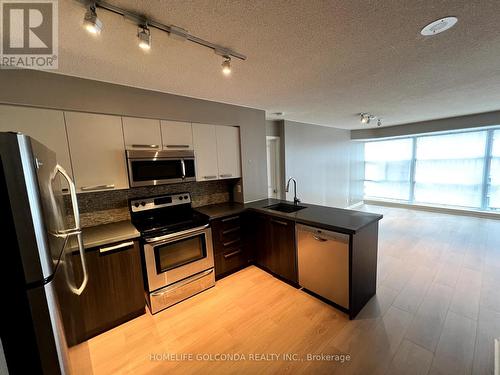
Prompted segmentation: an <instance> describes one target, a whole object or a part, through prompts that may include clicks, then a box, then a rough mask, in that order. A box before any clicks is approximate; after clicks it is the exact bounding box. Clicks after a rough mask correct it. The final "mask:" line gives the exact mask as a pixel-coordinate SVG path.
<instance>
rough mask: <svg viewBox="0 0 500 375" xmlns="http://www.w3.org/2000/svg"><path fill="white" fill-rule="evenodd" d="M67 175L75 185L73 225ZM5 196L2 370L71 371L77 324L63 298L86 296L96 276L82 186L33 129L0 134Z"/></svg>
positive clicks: (0, 192) (0, 189) (0, 211)
mask: <svg viewBox="0 0 500 375" xmlns="http://www.w3.org/2000/svg"><path fill="white" fill-rule="evenodd" d="M64 181H66V182H64ZM62 182H64V184H66V185H68V186H69V192H70V195H69V197H70V200H71V204H72V214H73V215H72V216H73V217H74V222H73V223H72V225H71V226H70V225H69V224H68V223H67V221H68V220H67V219H66V217H67V215H66V210H65V206H64V197H63V194H62V189H61V183H62ZM0 199H1V208H0V215H1V218H2V221H1V229H2V237H1V241H2V246H1V251H0V254H1V258H0V259H1V260H0V267H1V272H0V274H1V278H2V279H1V281H2V282H1V284H2V294H1V298H2V304H1V310H2V312H1V315H0V316H1V318H0V322H1V324H0V326H1V343H0V344H1V345H0V349H1V352H0V370H2V371H5V369H8V371H9V373H10V374H18V373H19V374H27V373H31V374H35V373H36V374H68V373H70V371H71V370H70V368H71V365H70V360H69V356H68V347H67V344H66V339H65V334H64V330H65V328H66V329H68V328H69V327H64V324H63V319H62V311H61V308H60V304H59V302H60V301H61V300H64V298H66V297H67V295H71V296H72V297H71V298H78V296H79V295H80V294H81V293H82V292H83V290H84V289H85V286H86V284H87V280H88V275H87V271H86V265H85V253H84V249H83V243H82V237H81V230H80V219H79V212H78V204H77V200H76V190H75V186H74V184H73V182H72V180H71V178H70V176H69V175H68V173H67V172H66V171H64V169H63V168H62V167H61V166H59V165H58V164H57V161H56V155H55V153H54V152H53V151H51V150H49V149H48V148H46V147H45V146H43V145H42V144H40V143H38V142H37V141H35V140H34V139H32V138H30V137H28V136H26V135H22V134H18V133H0ZM69 242H74V243H76V250H74V249H73V250H72V251H79V253H80V257H79V258H77V259H79V261H80V262H81V265H78V266H79V267H81V269H83V276H82V277H79V279H78V280H77V279H76V278H75V276H74V274H73V273H72V271H71V270H72V269H73V265H72V264H70V263H69V262H70V259H71V257H69V256H68V257H66V254H67V253H68V248H69V246H68V244H69ZM72 258H75V257H72ZM65 295H66V296H65ZM73 315H74V316H70V317H69V319H68V317H66V319H64V321H65V323H66V325H68V324H79V322H78V316H77V314H73Z"/></svg>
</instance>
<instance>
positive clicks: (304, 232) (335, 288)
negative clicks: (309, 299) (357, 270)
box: [296, 224, 349, 309]
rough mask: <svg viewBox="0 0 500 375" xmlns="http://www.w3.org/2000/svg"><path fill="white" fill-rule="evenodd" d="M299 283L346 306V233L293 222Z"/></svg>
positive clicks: (347, 297) (347, 249)
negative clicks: (294, 224) (294, 225)
mask: <svg viewBox="0 0 500 375" xmlns="http://www.w3.org/2000/svg"><path fill="white" fill-rule="evenodd" d="M296 231H297V233H296V238H297V252H298V268H299V285H300V286H302V287H303V288H305V289H308V290H310V291H311V292H313V293H316V294H318V295H319V296H321V297H323V298H326V299H327V300H330V301H332V302H334V303H336V304H337V305H339V306H341V307H344V308H346V309H349V235H347V234H343V233H336V232H331V231H328V230H324V229H320V228H314V227H310V226H307V225H302V224H297V225H296Z"/></svg>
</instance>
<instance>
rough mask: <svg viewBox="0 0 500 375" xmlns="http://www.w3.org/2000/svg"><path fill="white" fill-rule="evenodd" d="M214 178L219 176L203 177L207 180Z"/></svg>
mask: <svg viewBox="0 0 500 375" xmlns="http://www.w3.org/2000/svg"><path fill="white" fill-rule="evenodd" d="M214 178H217V176H203V179H205V180H213V179H214Z"/></svg>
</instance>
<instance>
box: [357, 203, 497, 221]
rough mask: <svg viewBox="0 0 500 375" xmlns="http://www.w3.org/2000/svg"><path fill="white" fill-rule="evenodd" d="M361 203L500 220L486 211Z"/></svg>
mask: <svg viewBox="0 0 500 375" xmlns="http://www.w3.org/2000/svg"><path fill="white" fill-rule="evenodd" d="M363 202H364V204H369V205H374V206H386V207H398V208H407V209H410V210H419V211H428V212H437V213H441V214H448V215H458V216H473V217H480V218H485V219H496V220H500V212H488V211H479V210H473V209H471V210H468V209H463V208H452V207H443V206H434V205H424V204H415V203H404V202H395V201H390V200H378V199H365V200H364V201H363Z"/></svg>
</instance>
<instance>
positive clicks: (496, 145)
mask: <svg viewBox="0 0 500 375" xmlns="http://www.w3.org/2000/svg"><path fill="white" fill-rule="evenodd" d="M492 136H493V140H492V145H491V158H490V160H491V162H490V163H491V164H490V174H489V181H487V182H488V199H487V204H488V208H490V209H494V210H500V130H495V131H493V135H492Z"/></svg>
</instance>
